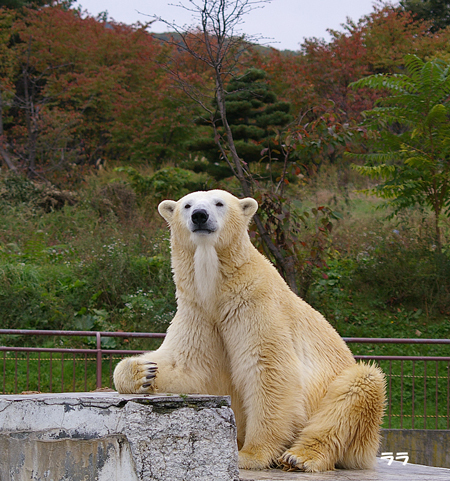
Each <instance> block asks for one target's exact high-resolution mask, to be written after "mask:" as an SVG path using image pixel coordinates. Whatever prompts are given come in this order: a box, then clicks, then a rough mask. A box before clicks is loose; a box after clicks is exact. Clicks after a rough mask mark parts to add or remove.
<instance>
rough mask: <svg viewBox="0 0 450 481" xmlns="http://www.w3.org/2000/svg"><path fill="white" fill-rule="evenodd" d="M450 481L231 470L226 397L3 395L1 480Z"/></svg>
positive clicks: (441, 474) (412, 471)
mask: <svg viewBox="0 0 450 481" xmlns="http://www.w3.org/2000/svg"><path fill="white" fill-rule="evenodd" d="M30 479H33V480H35V481H49V480H52V481H81V480H83V481H238V480H240V481H280V480H285V481H295V480H297V481H322V480H323V481H334V480H336V481H398V480H405V479H406V480H409V481H444V480H445V481H450V469H444V468H432V467H426V466H420V465H413V464H406V465H403V463H402V462H399V461H394V462H392V464H391V465H388V461H387V460H382V459H379V460H378V461H377V465H376V468H375V469H374V470H371V471H349V470H337V471H329V472H326V473H313V474H310V473H301V472H284V471H281V470H277V469H272V470H264V471H248V470H241V471H240V472H239V471H238V469H237V447H236V426H235V420H234V415H233V412H232V411H231V408H230V399H229V398H228V397H220V396H204V395H188V396H178V395H167V394H160V395H119V394H118V393H116V392H97V393H62V394H54V393H53V394H29V395H11V396H1V395H0V481H25V480H30Z"/></svg>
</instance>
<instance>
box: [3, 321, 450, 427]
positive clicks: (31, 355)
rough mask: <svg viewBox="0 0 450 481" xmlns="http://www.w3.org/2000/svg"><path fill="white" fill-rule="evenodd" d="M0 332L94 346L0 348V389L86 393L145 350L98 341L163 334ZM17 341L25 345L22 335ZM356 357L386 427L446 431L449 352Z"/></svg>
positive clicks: (363, 341)
mask: <svg viewBox="0 0 450 481" xmlns="http://www.w3.org/2000/svg"><path fill="white" fill-rule="evenodd" d="M3 336H6V338H8V337H9V336H23V337H24V338H25V339H27V338H30V340H31V336H46V337H48V336H53V337H55V336H56V337H57V338H64V337H66V336H69V337H75V338H88V339H90V343H92V344H93V347H92V348H89V347H84V345H85V344H86V341H85V340H82V339H81V340H80V339H78V341H79V343H80V344H81V345H83V347H80V348H72V347H15V346H0V386H1V392H2V393H4V394H7V393H8V394H9V393H20V392H24V391H30V390H31V391H38V392H39V391H46V392H53V391H54V390H56V391H58V392H66V391H88V390H93V389H95V388H97V389H100V388H102V386H111V385H112V373H113V369H114V367H115V364H116V363H117V362H118V361H119V360H120V359H122V358H123V357H125V356H128V355H135V354H141V353H142V352H145V350H144V349H114V348H113V349H111V348H108V347H107V346H102V344H104V343H105V342H106V343H107V340H108V339H111V338H116V339H121V341H120V342H122V344H123V343H124V342H128V343H131V341H132V340H136V339H159V340H162V338H164V337H165V334H164V333H142V332H100V331H98V332H93V331H47V330H17V329H0V340H1V339H2V338H3V339H5V337H3ZM74 341H75V339H74V340H72V344H73V342H74ZM344 341H346V342H347V343H348V344H359V345H367V344H369V345H371V346H377V345H378V346H380V345H381V346H380V349H384V348H386V346H389V345H401V344H412V345H422V346H424V345H425V346H435V345H441V346H445V345H450V339H391V338H384V339H383V338H344ZM0 342H1V341H0ZM52 342H53V343H55V342H56V341H52ZM10 343H11V342H8V344H10ZM21 344H24V342H23V339H22V342H21ZM154 347H155V348H156V347H157V346H154ZM147 350H148V349H147ZM374 350H375V349H374ZM447 352H448V351H447ZM355 358H356V359H358V360H364V361H374V362H376V363H377V364H379V365H380V367H381V368H382V369H383V371H384V372H385V374H386V378H387V409H386V421H385V427H388V428H392V427H393V428H411V429H424V428H425V429H427V428H435V429H450V356H435V355H433V356H422V355H416V356H411V355H408V356H403V355H378V354H372V353H370V354H364V355H362V354H356V355H355ZM2 362H3V365H2ZM59 385H60V386H59Z"/></svg>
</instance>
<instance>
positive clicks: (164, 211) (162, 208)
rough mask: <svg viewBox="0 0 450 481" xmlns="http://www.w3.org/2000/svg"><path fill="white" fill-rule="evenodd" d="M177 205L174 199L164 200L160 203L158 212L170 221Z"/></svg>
mask: <svg viewBox="0 0 450 481" xmlns="http://www.w3.org/2000/svg"><path fill="white" fill-rule="evenodd" d="M176 205H177V203H176V202H175V201H174V200H163V201H162V202H161V203H160V204H159V205H158V212H159V213H160V215H161V217H164V219H166V221H167V222H169V223H170V221H171V219H172V217H173V213H174V212H175V206H176Z"/></svg>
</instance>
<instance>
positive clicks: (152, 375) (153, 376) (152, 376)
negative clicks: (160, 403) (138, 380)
mask: <svg viewBox="0 0 450 481" xmlns="http://www.w3.org/2000/svg"><path fill="white" fill-rule="evenodd" d="M154 378H155V374H149V375H148V376H147V377H146V378H145V379H154Z"/></svg>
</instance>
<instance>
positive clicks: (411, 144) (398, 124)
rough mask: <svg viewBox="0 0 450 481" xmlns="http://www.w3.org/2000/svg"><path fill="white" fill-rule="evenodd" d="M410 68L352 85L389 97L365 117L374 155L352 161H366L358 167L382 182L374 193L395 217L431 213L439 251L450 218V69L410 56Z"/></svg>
mask: <svg viewBox="0 0 450 481" xmlns="http://www.w3.org/2000/svg"><path fill="white" fill-rule="evenodd" d="M405 67H406V74H402V75H399V74H398V75H386V74H379V75H372V76H369V77H366V78H364V79H361V80H359V81H357V82H355V83H354V84H353V88H360V87H369V88H373V89H380V90H384V91H385V92H387V93H388V95H387V96H386V97H384V98H382V99H380V101H379V105H378V106H377V107H375V108H374V109H372V110H370V111H368V112H366V116H367V119H368V123H369V128H370V129H372V131H373V132H374V133H375V142H374V145H373V150H374V152H373V153H367V154H354V155H353V158H362V159H364V160H365V165H363V166H355V168H356V169H357V170H358V171H359V172H360V173H361V174H363V175H366V176H370V177H372V178H377V179H378V178H379V179H381V182H380V183H379V184H378V185H376V186H375V187H374V188H373V189H372V192H373V193H374V194H375V195H377V196H379V197H381V198H384V199H386V200H387V201H388V203H389V204H390V205H391V206H393V208H394V213H396V212H398V211H400V210H402V209H405V208H408V207H412V206H415V205H419V206H422V207H425V206H428V207H430V208H431V210H432V212H433V214H434V226H435V227H434V229H435V239H436V245H437V246H438V248H440V246H441V232H440V227H439V220H440V217H441V215H442V214H445V215H447V216H449V215H450V121H449V119H450V64H447V63H445V62H443V61H442V60H430V61H428V62H424V61H423V60H421V59H420V58H419V57H417V56H416V55H407V56H406V57H405ZM378 131H379V132H380V133H379V135H377V132H378Z"/></svg>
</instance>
